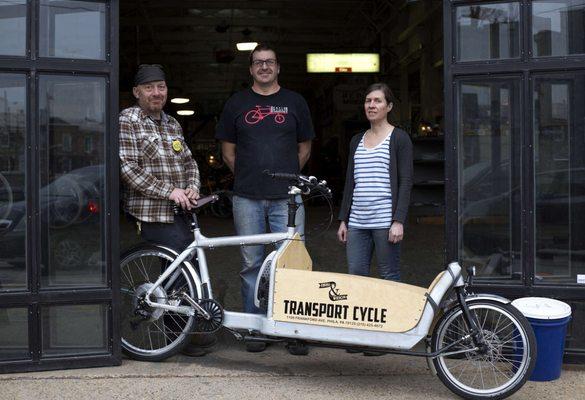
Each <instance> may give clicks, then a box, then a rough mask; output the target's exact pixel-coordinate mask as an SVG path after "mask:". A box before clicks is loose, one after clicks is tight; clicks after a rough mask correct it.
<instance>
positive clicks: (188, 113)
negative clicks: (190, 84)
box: [177, 110, 195, 115]
mask: <svg viewBox="0 0 585 400" xmlns="http://www.w3.org/2000/svg"><path fill="white" fill-rule="evenodd" d="M177 114H178V115H193V114H195V111H193V110H179V111H177Z"/></svg>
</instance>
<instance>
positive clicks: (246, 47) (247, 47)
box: [236, 42, 258, 51]
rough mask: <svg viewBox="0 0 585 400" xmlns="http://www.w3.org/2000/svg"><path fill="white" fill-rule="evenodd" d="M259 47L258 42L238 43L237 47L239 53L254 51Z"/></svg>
mask: <svg viewBox="0 0 585 400" xmlns="http://www.w3.org/2000/svg"><path fill="white" fill-rule="evenodd" d="M256 46H258V43H257V42H241V43H236V47H237V48H238V50H239V51H252V50H254V49H255V48H256Z"/></svg>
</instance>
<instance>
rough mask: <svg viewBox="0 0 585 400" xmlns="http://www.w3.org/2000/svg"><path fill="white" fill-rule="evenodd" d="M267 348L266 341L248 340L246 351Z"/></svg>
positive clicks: (259, 350) (258, 350)
mask: <svg viewBox="0 0 585 400" xmlns="http://www.w3.org/2000/svg"><path fill="white" fill-rule="evenodd" d="M264 350H266V342H246V351H248V352H250V353H260V352H262V351H264Z"/></svg>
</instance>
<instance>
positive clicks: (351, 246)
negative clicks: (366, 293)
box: [346, 228, 400, 281]
mask: <svg viewBox="0 0 585 400" xmlns="http://www.w3.org/2000/svg"><path fill="white" fill-rule="evenodd" d="M388 232H389V229H357V228H349V229H348V231H347V246H346V251H347V264H348V269H349V273H350V274H353V275H362V276H369V275H370V264H371V262H372V253H373V250H374V249H375V251H376V260H377V261H378V272H379V273H380V277H382V278H383V279H388V280H391V281H400V243H390V242H389V241H388Z"/></svg>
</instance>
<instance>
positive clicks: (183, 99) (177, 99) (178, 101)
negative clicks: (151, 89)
mask: <svg viewBox="0 0 585 400" xmlns="http://www.w3.org/2000/svg"><path fill="white" fill-rule="evenodd" d="M188 102H189V99H188V98H186V97H174V98H172V99H171V103H175V104H185V103H188Z"/></svg>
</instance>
